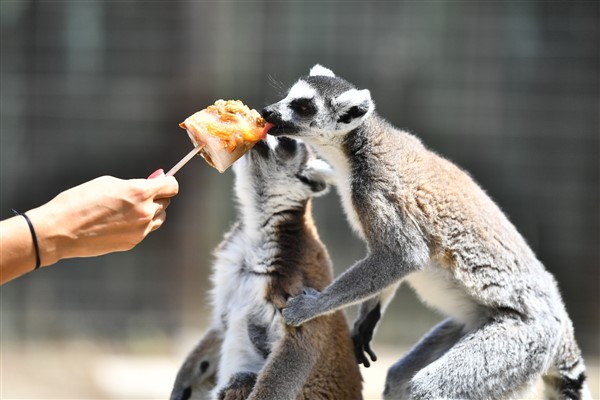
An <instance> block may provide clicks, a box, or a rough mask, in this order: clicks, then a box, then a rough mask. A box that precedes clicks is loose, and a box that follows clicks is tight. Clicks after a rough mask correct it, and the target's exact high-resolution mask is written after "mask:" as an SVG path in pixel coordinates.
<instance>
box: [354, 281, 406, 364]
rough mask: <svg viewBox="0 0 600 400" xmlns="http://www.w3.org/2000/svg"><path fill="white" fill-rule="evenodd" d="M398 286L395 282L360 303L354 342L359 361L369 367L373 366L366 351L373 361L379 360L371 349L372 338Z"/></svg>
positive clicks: (355, 324)
mask: <svg viewBox="0 0 600 400" xmlns="http://www.w3.org/2000/svg"><path fill="white" fill-rule="evenodd" d="M398 286H400V283H396V284H393V285H392V286H390V287H388V288H387V289H385V290H384V291H383V292H381V293H380V294H378V295H376V296H374V297H371V298H370V299H367V300H365V301H363V302H362V303H361V305H360V309H359V311H358V316H357V317H356V320H355V321H354V327H353V328H352V341H353V342H354V353H355V354H356V359H357V360H358V363H359V364H363V365H364V366H365V367H367V368H368V367H370V366H371V363H370V362H369V360H368V358H367V356H366V355H365V353H367V354H368V355H369V357H370V358H371V361H377V355H376V354H375V352H374V351H373V349H371V340H372V339H373V335H374V333H375V329H376V328H377V323H378V322H379V320H380V319H381V315H382V314H383V313H384V312H385V309H386V308H387V306H388V304H389V303H390V301H391V300H392V299H393V298H394V294H395V293H396V290H398Z"/></svg>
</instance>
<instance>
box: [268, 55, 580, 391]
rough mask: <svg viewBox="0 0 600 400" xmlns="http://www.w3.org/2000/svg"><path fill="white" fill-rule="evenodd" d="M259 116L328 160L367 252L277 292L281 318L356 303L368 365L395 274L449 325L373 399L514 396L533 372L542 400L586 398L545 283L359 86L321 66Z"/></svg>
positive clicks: (468, 193) (491, 214) (302, 317)
mask: <svg viewBox="0 0 600 400" xmlns="http://www.w3.org/2000/svg"><path fill="white" fill-rule="evenodd" d="M262 114H263V117H264V118H265V119H266V121H268V122H269V123H271V124H273V127H272V128H271V129H270V130H269V133H270V134H272V135H276V136H282V135H283V136H290V137H296V138H302V139H303V140H305V141H306V142H307V143H309V144H312V145H313V146H314V147H315V148H316V149H317V151H318V152H319V153H320V154H321V156H323V157H324V158H325V159H326V160H327V161H329V162H330V163H331V164H332V165H333V167H334V169H335V170H336V174H337V178H336V181H337V182H336V186H337V190H338V192H339V194H340V197H341V203H342V205H343V209H344V211H345V213H346V215H347V217H348V220H349V222H350V225H351V226H352V227H353V228H354V230H355V231H356V232H357V233H358V235H359V236H360V237H361V238H362V239H364V241H365V242H366V244H367V248H368V253H367V256H366V257H365V258H364V259H362V260H360V261H358V262H357V263H355V264H354V265H353V266H352V267H351V268H349V269H348V270H346V271H345V272H344V273H343V274H341V275H340V276H339V277H338V278H337V279H336V280H335V281H334V282H333V283H332V284H331V285H329V286H327V287H326V288H325V289H324V290H322V291H317V290H315V289H311V288H307V289H306V290H305V291H304V292H303V294H300V295H298V296H294V297H292V298H290V299H289V300H288V302H287V305H286V307H285V308H284V309H283V311H282V313H283V317H284V319H285V321H286V322H287V323H288V324H290V325H291V326H302V324H304V323H307V321H311V320H312V319H313V318H315V317H317V316H322V315H327V313H329V312H332V311H334V310H339V309H341V308H342V307H345V306H348V305H350V304H354V303H359V302H362V304H361V306H360V309H359V316H358V317H357V319H356V321H355V324H354V330H353V339H354V343H355V348H356V351H357V358H358V359H359V361H360V362H362V363H364V364H365V365H368V363H369V362H368V359H367V357H366V355H365V352H366V353H367V354H368V355H369V356H370V357H371V359H372V360H373V361H375V354H374V353H373V351H372V349H371V347H370V344H369V342H370V340H371V337H372V335H373V332H374V329H375V326H376V323H377V320H378V319H379V316H380V314H381V313H383V311H384V310H385V308H386V306H387V304H388V303H389V301H390V299H391V298H392V297H393V295H394V293H395V291H396V289H397V288H398V286H399V284H400V283H401V282H403V281H406V282H407V283H408V284H409V285H411V286H412V287H413V288H414V289H415V291H416V292H417V294H418V295H419V297H420V298H421V299H422V301H423V302H425V303H426V304H428V305H429V306H432V307H433V308H435V309H437V310H438V311H440V312H441V313H443V314H444V315H446V316H447V317H448V319H446V320H445V321H443V322H441V323H440V324H439V325H438V326H436V327H435V328H433V330H431V331H430V332H429V333H428V334H427V335H426V336H425V337H424V338H423V339H422V340H421V341H420V342H419V343H418V344H417V345H416V346H415V347H414V348H413V349H412V350H410V352H409V353H408V354H406V355H405V356H404V357H403V358H402V359H400V360H399V361H398V362H396V363H395V364H394V365H393V366H392V367H391V368H390V369H389V371H388V374H387V378H386V385H385V390H384V397H385V398H386V399H450V398H452V399H457V398H460V399H506V398H522V397H520V396H523V393H525V392H527V391H528V390H529V389H530V387H531V386H532V385H533V384H534V382H535V381H536V380H537V378H539V377H542V378H543V380H544V382H545V383H546V385H545V387H546V395H547V397H548V398H551V399H580V398H587V397H589V395H590V394H589V391H588V389H587V385H586V378H585V374H584V372H585V367H584V362H583V359H582V356H581V352H580V349H579V347H578V345H577V343H576V342H575V338H574V333H573V326H572V323H571V320H570V319H569V316H568V315H567V312H566V309H565V305H564V303H563V301H562V299H561V295H560V293H559V290H558V287H557V284H556V282H555V280H554V278H553V277H552V275H551V274H550V273H548V272H547V271H546V270H545V268H544V266H543V265H542V263H541V262H540V261H539V260H538V259H537V258H536V256H535V254H534V253H533V252H532V250H531V249H530V248H529V246H528V245H527V243H526V241H525V240H524V239H523V237H522V236H521V235H520V234H519V233H518V232H517V230H516V229H515V227H514V226H513V225H512V224H511V223H510V222H509V220H508V219H507V217H506V216H505V215H504V214H503V212H502V211H501V210H500V209H499V208H498V206H497V205H496V204H495V203H494V202H493V201H492V200H491V199H490V198H489V197H488V196H487V195H486V193H485V192H484V191H483V190H482V189H481V188H480V187H479V186H478V185H477V184H476V183H475V182H474V181H473V179H472V178H471V177H470V176H469V175H468V174H467V173H465V172H464V171H462V170H461V169H459V168H458V167H456V166H455V165H454V164H452V163H451V162H450V161H448V160H446V159H444V158H442V157H440V156H439V155H437V154H435V153H434V152H432V151H430V150H428V149H427V148H426V147H425V146H424V145H423V144H422V143H421V141H420V140H419V139H418V138H416V137H415V136H414V135H412V134H410V133H408V132H405V131H402V130H399V129H396V128H395V127H393V126H392V125H391V124H390V123H388V122H387V121H385V120H384V119H383V118H381V117H380V116H379V115H377V113H376V112H375V105H374V103H373V101H372V99H371V95H370V92H369V91H368V90H366V89H365V90H358V89H356V87H354V86H353V85H352V84H350V83H349V82H347V81H345V80H343V79H341V78H339V77H337V76H335V75H334V74H333V72H332V71H330V70H328V69H327V68H324V67H322V66H320V65H316V66H315V67H313V68H312V70H311V72H310V74H309V76H305V77H301V78H300V79H299V80H298V81H297V82H296V83H295V84H294V85H293V86H292V87H291V89H290V90H289V92H288V93H287V96H286V97H285V98H284V99H282V100H281V101H279V102H277V103H275V104H272V105H270V106H268V107H266V108H265V109H264V110H263V111H262Z"/></svg>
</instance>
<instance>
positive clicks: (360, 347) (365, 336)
mask: <svg viewBox="0 0 600 400" xmlns="http://www.w3.org/2000/svg"><path fill="white" fill-rule="evenodd" d="M380 318H381V306H380V304H379V303H377V305H376V306H375V307H374V308H373V309H372V310H371V311H369V313H368V314H367V315H361V316H360V317H359V318H358V319H357V320H356V322H355V323H354V328H353V329H352V342H353V343H354V353H355V355H356V360H357V361H358V363H359V364H363V365H364V366H365V367H366V368H369V367H370V366H371V363H370V362H369V359H368V358H367V355H368V356H369V357H370V358H371V361H377V355H376V354H375V352H374V351H373V349H372V348H371V340H373V333H374V332H375V327H376V326H377V322H378V321H379V319H380ZM365 353H367V354H365Z"/></svg>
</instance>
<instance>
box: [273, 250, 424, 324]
mask: <svg viewBox="0 0 600 400" xmlns="http://www.w3.org/2000/svg"><path fill="white" fill-rule="evenodd" d="M405 254H409V253H405ZM421 265H423V264H422V262H417V260H416V259H413V258H410V259H407V258H404V257H402V256H401V255H399V254H391V253H382V252H372V253H371V254H369V255H368V256H367V257H366V258H364V259H362V260H361V261H358V262H357V263H356V264H354V265H353V266H352V267H351V268H350V269H348V270H347V271H345V272H344V273H343V274H341V275H340V276H339V277H338V278H337V279H335V280H334V281H333V282H332V283H331V284H330V285H329V286H327V287H326V288H325V289H324V290H323V291H322V292H321V293H319V292H317V291H316V290H314V289H311V288H305V289H304V293H303V294H300V295H297V296H294V297H291V298H290V299H289V300H288V302H287V304H286V306H285V308H284V309H283V310H282V314H283V318H284V319H285V322H286V323H287V324H289V325H293V326H299V325H301V324H302V323H304V322H306V321H308V320H310V319H312V318H315V317H316V316H319V315H321V314H325V313H329V312H332V311H335V310H338V309H340V308H342V307H345V306H348V305H351V304H355V303H357V302H360V301H363V300H364V299H367V298H369V297H372V296H374V295H376V294H377V293H379V292H381V291H382V290H384V289H386V288H387V287H389V286H391V285H393V284H394V283H396V282H399V281H400V280H402V279H403V278H404V277H405V276H406V275H407V274H408V273H410V272H412V271H415V270H416V269H417V268H419V267H420V266H421Z"/></svg>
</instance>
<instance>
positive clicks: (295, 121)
mask: <svg viewBox="0 0 600 400" xmlns="http://www.w3.org/2000/svg"><path fill="white" fill-rule="evenodd" d="M374 109H375V104H374V103H373V100H371V94H370V92H369V91H368V90H367V89H363V90H358V89H356V88H355V87H354V86H353V85H352V84H351V83H349V82H347V81H345V80H344V79H342V78H339V77H336V76H335V75H334V74H333V72H332V71H331V70H329V69H327V68H325V67H322V66H320V65H318V64H317V65H315V66H314V67H313V68H312V69H311V70H310V74H309V75H308V76H303V77H301V78H300V79H299V80H298V82H296V83H295V84H294V85H293V86H292V87H291V89H290V90H289V92H288V94H287V96H286V97H285V98H284V99H283V100H281V101H279V102H277V103H275V104H271V105H270V106H267V107H265V108H264V109H263V110H262V115H263V117H264V119H265V120H266V121H267V122H268V123H270V124H272V127H271V128H270V129H269V133H270V134H272V135H275V136H280V135H286V136H295V137H303V138H307V139H309V140H310V139H315V140H318V139H319V138H325V139H328V140H330V139H332V138H334V137H336V136H340V137H341V136H344V135H345V134H346V133H348V132H350V131H351V130H353V129H355V128H356V127H358V126H359V125H360V124H362V122H363V121H364V120H365V118H367V117H368V116H369V115H370V114H371V113H372V112H373V110H374Z"/></svg>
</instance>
